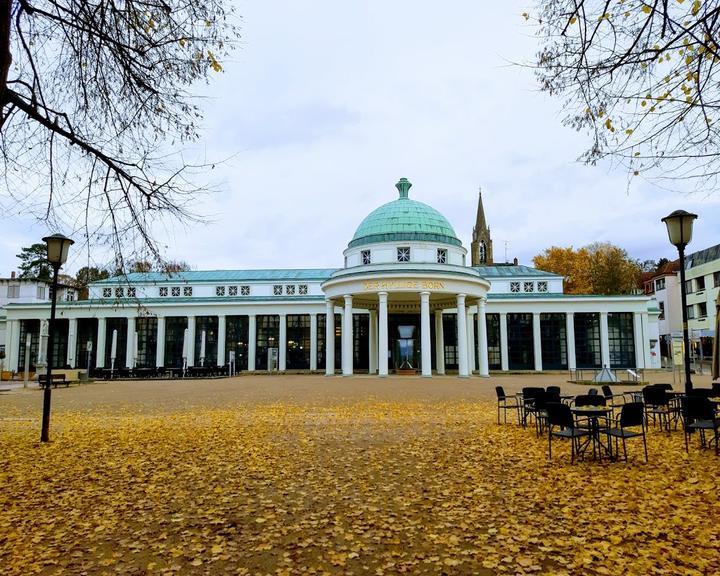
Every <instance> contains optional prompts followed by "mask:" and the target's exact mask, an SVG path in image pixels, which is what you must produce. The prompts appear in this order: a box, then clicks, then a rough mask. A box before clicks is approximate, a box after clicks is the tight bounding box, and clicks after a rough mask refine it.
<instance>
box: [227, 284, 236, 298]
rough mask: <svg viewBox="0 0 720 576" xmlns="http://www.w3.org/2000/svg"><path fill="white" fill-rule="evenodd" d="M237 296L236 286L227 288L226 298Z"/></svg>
mask: <svg viewBox="0 0 720 576" xmlns="http://www.w3.org/2000/svg"><path fill="white" fill-rule="evenodd" d="M237 294H238V287H237V286H229V287H228V296H237Z"/></svg>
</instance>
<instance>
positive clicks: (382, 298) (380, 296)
mask: <svg viewBox="0 0 720 576" xmlns="http://www.w3.org/2000/svg"><path fill="white" fill-rule="evenodd" d="M377 294H378V300H379V301H380V302H387V298H388V293H387V292H378V293H377Z"/></svg>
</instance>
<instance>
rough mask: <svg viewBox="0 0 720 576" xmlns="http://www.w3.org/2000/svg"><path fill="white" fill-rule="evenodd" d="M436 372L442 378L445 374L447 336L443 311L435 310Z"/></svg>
mask: <svg viewBox="0 0 720 576" xmlns="http://www.w3.org/2000/svg"><path fill="white" fill-rule="evenodd" d="M435 371H436V372H437V373H438V375H440V376H442V375H444V374H445V336H444V334H443V318H442V310H435Z"/></svg>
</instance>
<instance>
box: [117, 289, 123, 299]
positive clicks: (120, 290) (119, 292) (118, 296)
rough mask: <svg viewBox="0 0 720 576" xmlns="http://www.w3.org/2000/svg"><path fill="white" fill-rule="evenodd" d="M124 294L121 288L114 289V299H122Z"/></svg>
mask: <svg viewBox="0 0 720 576" xmlns="http://www.w3.org/2000/svg"><path fill="white" fill-rule="evenodd" d="M124 293H125V291H124V290H123V289H122V288H115V298H122V297H123V294H124Z"/></svg>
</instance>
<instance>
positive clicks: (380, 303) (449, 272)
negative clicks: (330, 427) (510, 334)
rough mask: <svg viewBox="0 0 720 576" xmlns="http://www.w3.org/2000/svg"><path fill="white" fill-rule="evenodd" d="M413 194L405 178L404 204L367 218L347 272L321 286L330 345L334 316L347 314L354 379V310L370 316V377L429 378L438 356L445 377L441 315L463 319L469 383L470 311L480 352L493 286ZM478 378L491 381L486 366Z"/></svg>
mask: <svg viewBox="0 0 720 576" xmlns="http://www.w3.org/2000/svg"><path fill="white" fill-rule="evenodd" d="M411 186H412V184H411V183H410V182H409V181H408V180H407V179H406V178H401V179H400V181H399V182H398V183H397V184H396V188H397V189H398V192H399V197H398V198H397V199H395V200H393V201H392V202H388V203H387V204H384V205H382V206H380V207H379V208H377V209H376V210H374V211H372V212H371V213H370V214H369V215H368V216H367V217H365V219H364V220H363V221H362V222H361V223H360V225H359V226H358V228H357V230H356V231H355V234H354V235H353V237H352V240H350V243H349V244H348V247H347V249H346V250H345V252H344V256H345V266H344V268H341V269H340V270H337V271H336V272H334V273H333V274H332V275H331V276H330V278H329V279H328V280H326V281H325V282H324V283H323V284H322V290H323V292H324V293H325V297H326V306H327V322H326V328H327V337H326V342H328V344H329V345H332V343H333V342H334V337H333V336H334V334H335V327H334V318H335V308H336V307H337V306H339V307H340V308H341V310H342V323H343V325H342V354H341V358H342V373H343V374H344V375H351V374H352V373H353V342H354V339H353V325H352V310H353V308H355V309H357V308H361V309H367V310H369V313H370V326H369V332H370V334H369V344H370V364H371V366H370V369H371V372H373V371H374V369H377V373H378V374H379V375H380V376H387V375H388V372H389V370H390V369H391V368H393V369H395V370H396V371H397V372H400V373H408V372H409V373H414V372H415V371H416V370H419V371H420V373H421V374H422V375H423V376H428V377H429V376H431V375H432V369H431V365H432V352H433V349H434V350H435V354H436V362H435V364H436V370H437V372H438V373H439V374H442V373H444V358H445V353H444V346H443V331H444V327H443V319H442V318H443V317H442V312H443V310H446V311H451V310H452V311H454V312H457V315H456V318H457V335H458V337H457V344H458V346H457V348H458V349H457V356H458V373H459V375H460V376H468V375H469V366H468V342H469V341H472V338H469V337H468V335H469V334H473V333H474V326H472V324H471V323H470V324H469V325H468V311H469V308H470V307H471V306H477V307H478V312H479V313H478V315H477V318H478V320H477V322H478V340H479V342H478V344H480V346H484V345H485V341H486V338H485V337H484V334H485V315H484V310H485V299H486V294H487V291H488V290H489V288H490V283H489V282H488V281H487V280H485V279H484V278H482V277H481V276H480V273H479V272H478V271H477V270H476V269H474V268H471V267H468V266H466V264H465V259H466V256H467V250H466V249H465V248H464V247H463V245H462V242H461V241H460V240H459V239H458V237H457V235H456V234H455V230H454V229H453V227H452V225H451V224H450V223H449V222H448V221H447V219H446V218H445V217H444V216H443V215H442V214H441V213H440V212H438V211H437V210H435V209H434V208H432V207H431V206H428V205H427V204H424V203H422V202H418V201H416V200H411V199H410V198H409V190H410V187H411ZM431 313H432V314H434V317H435V322H434V326H431V321H430V316H431ZM470 317H471V318H472V316H470ZM418 333H419V336H418ZM433 341H434V346H433ZM418 344H419V346H418ZM327 357H328V358H333V357H334V353H331V352H330V351H328V354H327ZM480 357H481V358H483V357H484V358H487V354H486V353H485V354H480ZM331 364H332V363H331V362H328V364H327V366H326V373H327V374H333V373H334V371H335V367H334V365H331ZM480 373H481V374H484V375H487V366H481V367H480Z"/></svg>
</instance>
